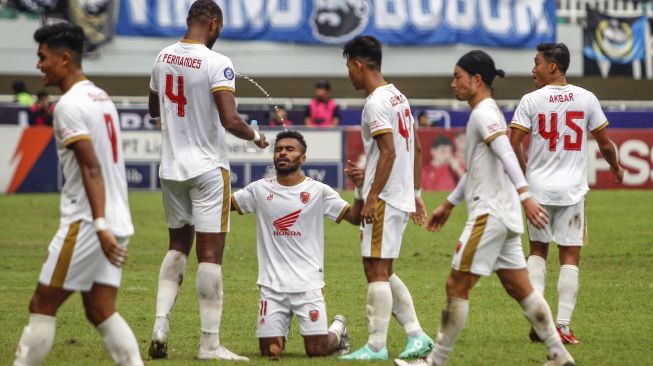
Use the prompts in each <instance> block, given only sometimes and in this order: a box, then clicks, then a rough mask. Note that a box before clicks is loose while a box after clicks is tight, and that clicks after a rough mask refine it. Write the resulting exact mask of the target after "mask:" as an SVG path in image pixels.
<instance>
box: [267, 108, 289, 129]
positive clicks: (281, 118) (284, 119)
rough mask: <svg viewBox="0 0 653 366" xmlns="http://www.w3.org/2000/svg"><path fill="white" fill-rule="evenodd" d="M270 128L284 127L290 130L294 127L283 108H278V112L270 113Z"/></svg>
mask: <svg viewBox="0 0 653 366" xmlns="http://www.w3.org/2000/svg"><path fill="white" fill-rule="evenodd" d="M268 124H269V125H270V127H283V128H288V127H290V126H292V121H291V120H290V119H288V112H287V111H286V109H285V108H283V107H277V109H276V110H273V111H272V112H270V120H269V121H268Z"/></svg>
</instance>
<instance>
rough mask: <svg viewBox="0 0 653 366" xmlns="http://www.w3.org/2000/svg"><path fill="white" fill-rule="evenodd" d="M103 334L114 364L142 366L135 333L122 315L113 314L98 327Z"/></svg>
mask: <svg viewBox="0 0 653 366" xmlns="http://www.w3.org/2000/svg"><path fill="white" fill-rule="evenodd" d="M97 330H98V331H99V332H100V334H102V338H103V339H104V346H105V347H106V349H107V351H108V352H109V354H110V355H111V358H112V359H113V362H115V363H116V364H117V365H120V366H142V365H143V360H141V354H140V352H139V350H138V342H137V341H136V337H135V336H134V333H133V332H132V330H131V329H130V328H129V325H127V322H125V319H123V318H122V317H121V316H120V314H118V313H117V312H116V313H113V315H111V316H110V317H108V318H107V319H106V320H105V321H103V322H102V324H100V325H98V326H97Z"/></svg>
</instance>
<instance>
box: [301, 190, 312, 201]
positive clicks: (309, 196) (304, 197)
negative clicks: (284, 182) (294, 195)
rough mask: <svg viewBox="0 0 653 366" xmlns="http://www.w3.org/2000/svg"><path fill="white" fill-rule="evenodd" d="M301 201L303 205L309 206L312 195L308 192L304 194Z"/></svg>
mask: <svg viewBox="0 0 653 366" xmlns="http://www.w3.org/2000/svg"><path fill="white" fill-rule="evenodd" d="M299 200H300V201H302V203H303V204H307V203H308V201H310V200H311V194H310V193H308V192H302V193H300V194H299Z"/></svg>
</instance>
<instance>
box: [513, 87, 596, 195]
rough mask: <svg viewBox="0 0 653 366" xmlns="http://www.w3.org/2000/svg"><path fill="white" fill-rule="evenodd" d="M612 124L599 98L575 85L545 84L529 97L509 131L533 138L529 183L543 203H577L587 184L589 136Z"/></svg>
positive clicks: (521, 106)
mask: <svg viewBox="0 0 653 366" xmlns="http://www.w3.org/2000/svg"><path fill="white" fill-rule="evenodd" d="M607 125H608V121H607V118H606V117H605V114H604V113H603V110H601V104H600V103H599V100H598V99H597V98H596V96H595V95H594V94H593V93H592V92H590V91H588V90H585V89H583V88H580V87H578V86H575V85H571V84H567V85H564V86H562V85H547V86H545V87H543V88H541V89H538V90H536V91H534V92H532V93H529V94H526V95H525V96H524V97H523V98H522V100H521V101H520V102H519V105H518V106H517V109H516V110H515V114H514V116H513V118H512V123H511V124H510V127H512V128H518V129H520V130H523V131H525V132H527V133H530V134H531V139H530V144H529V145H530V146H529V149H528V164H527V169H526V180H527V181H528V186H529V190H530V192H531V193H532V194H533V197H534V198H535V200H536V201H537V202H539V203H541V204H545V205H553V206H567V205H572V204H575V203H577V202H579V201H580V200H581V199H582V198H583V197H584V196H585V194H586V193H587V191H589V187H588V185H587V134H588V133H589V132H596V131H599V130H600V129H602V128H605V127H606V126H607Z"/></svg>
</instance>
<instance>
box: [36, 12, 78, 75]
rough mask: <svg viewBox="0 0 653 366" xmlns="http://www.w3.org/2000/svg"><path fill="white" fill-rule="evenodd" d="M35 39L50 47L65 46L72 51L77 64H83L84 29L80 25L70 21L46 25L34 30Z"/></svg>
mask: <svg viewBox="0 0 653 366" xmlns="http://www.w3.org/2000/svg"><path fill="white" fill-rule="evenodd" d="M34 40H35V41H36V43H38V44H45V45H47V46H48V47H49V48H65V49H67V50H69V51H71V52H72V53H73V58H74V60H75V62H77V65H78V66H81V65H82V54H83V53H84V30H83V29H82V28H81V27H80V26H78V25H76V24H73V23H68V22H62V23H55V24H48V25H44V26H43V27H41V28H39V29H37V30H36V32H34Z"/></svg>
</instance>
